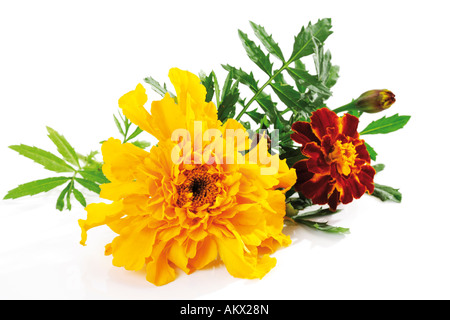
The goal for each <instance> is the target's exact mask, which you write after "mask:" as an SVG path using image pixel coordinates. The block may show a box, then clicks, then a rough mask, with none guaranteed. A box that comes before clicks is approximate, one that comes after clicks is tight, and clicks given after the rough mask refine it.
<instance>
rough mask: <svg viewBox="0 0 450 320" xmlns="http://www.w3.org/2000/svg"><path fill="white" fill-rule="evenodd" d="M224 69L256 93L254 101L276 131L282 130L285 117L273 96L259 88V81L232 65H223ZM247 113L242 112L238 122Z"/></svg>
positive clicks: (251, 74) (237, 118)
mask: <svg viewBox="0 0 450 320" xmlns="http://www.w3.org/2000/svg"><path fill="white" fill-rule="evenodd" d="M222 67H223V68H224V69H225V70H227V71H228V72H232V75H233V77H234V78H235V79H236V80H237V81H239V82H240V83H242V84H244V85H246V86H247V87H249V88H250V90H251V91H252V92H254V93H255V96H254V99H253V101H256V102H257V103H258V104H259V106H260V107H261V108H262V109H263V110H264V112H265V113H266V114H267V115H268V117H269V119H270V121H271V122H272V123H273V124H274V126H275V129H280V128H282V127H283V123H285V122H286V121H285V120H284V119H283V116H282V115H281V114H280V112H279V110H278V109H277V107H276V106H277V104H276V103H275V102H274V101H273V100H272V98H271V96H270V95H269V94H267V93H265V92H263V91H262V90H261V89H259V88H258V81H256V80H255V77H254V76H253V73H252V72H250V73H246V72H245V71H243V70H242V69H236V68H235V67H232V66H230V65H222ZM256 93H257V94H256ZM251 102H252V101H250V102H249V103H248V104H247V105H246V106H247V107H248V106H249V105H250V104H251ZM245 111H246V109H244V110H242V111H241V113H239V115H238V116H237V117H236V120H239V119H240V116H242V115H243V114H244V113H245Z"/></svg>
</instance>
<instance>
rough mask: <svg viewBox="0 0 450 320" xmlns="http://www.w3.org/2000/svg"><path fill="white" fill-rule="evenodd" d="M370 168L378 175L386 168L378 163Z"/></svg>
mask: <svg viewBox="0 0 450 320" xmlns="http://www.w3.org/2000/svg"><path fill="white" fill-rule="evenodd" d="M372 167H373V168H374V169H375V171H376V173H379V172H381V171H383V170H384V167H386V166H385V165H384V164H382V163H378V164H376V165H373V166H372Z"/></svg>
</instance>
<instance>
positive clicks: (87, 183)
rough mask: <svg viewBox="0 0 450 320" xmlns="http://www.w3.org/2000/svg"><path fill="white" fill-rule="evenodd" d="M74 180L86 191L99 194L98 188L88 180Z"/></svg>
mask: <svg viewBox="0 0 450 320" xmlns="http://www.w3.org/2000/svg"><path fill="white" fill-rule="evenodd" d="M75 180H76V181H77V182H78V183H79V184H81V185H82V186H83V187H85V188H86V189H88V190H91V191H93V192H95V193H98V194H100V191H101V189H100V186H99V185H98V184H96V183H95V182H92V181H90V180H86V179H82V178H75Z"/></svg>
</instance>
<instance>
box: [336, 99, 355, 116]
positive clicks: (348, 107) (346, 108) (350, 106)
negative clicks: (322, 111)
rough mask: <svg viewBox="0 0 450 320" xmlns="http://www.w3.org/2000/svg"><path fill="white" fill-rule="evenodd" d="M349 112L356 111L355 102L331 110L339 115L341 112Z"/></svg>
mask: <svg viewBox="0 0 450 320" xmlns="http://www.w3.org/2000/svg"><path fill="white" fill-rule="evenodd" d="M350 110H357V108H356V100H353V101H352V102H350V103H347V104H346V105H343V106H342V107H339V108H336V109H334V110H333V112H334V113H339V112H342V111H350Z"/></svg>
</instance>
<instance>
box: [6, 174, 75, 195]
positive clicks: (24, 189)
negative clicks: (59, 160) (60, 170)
mask: <svg viewBox="0 0 450 320" xmlns="http://www.w3.org/2000/svg"><path fill="white" fill-rule="evenodd" d="M70 179H71V178H68V177H54V178H46V179H41V180H35V181H31V182H27V183H24V184H21V185H19V186H18V187H17V188H14V189H12V190H10V191H8V194H7V195H6V196H5V197H4V198H3V199H17V198H20V197H24V196H32V195H35V194H38V193H41V192H47V191H49V190H51V189H54V188H56V187H58V186H60V185H62V184H63V183H64V182H66V181H67V180H70Z"/></svg>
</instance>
